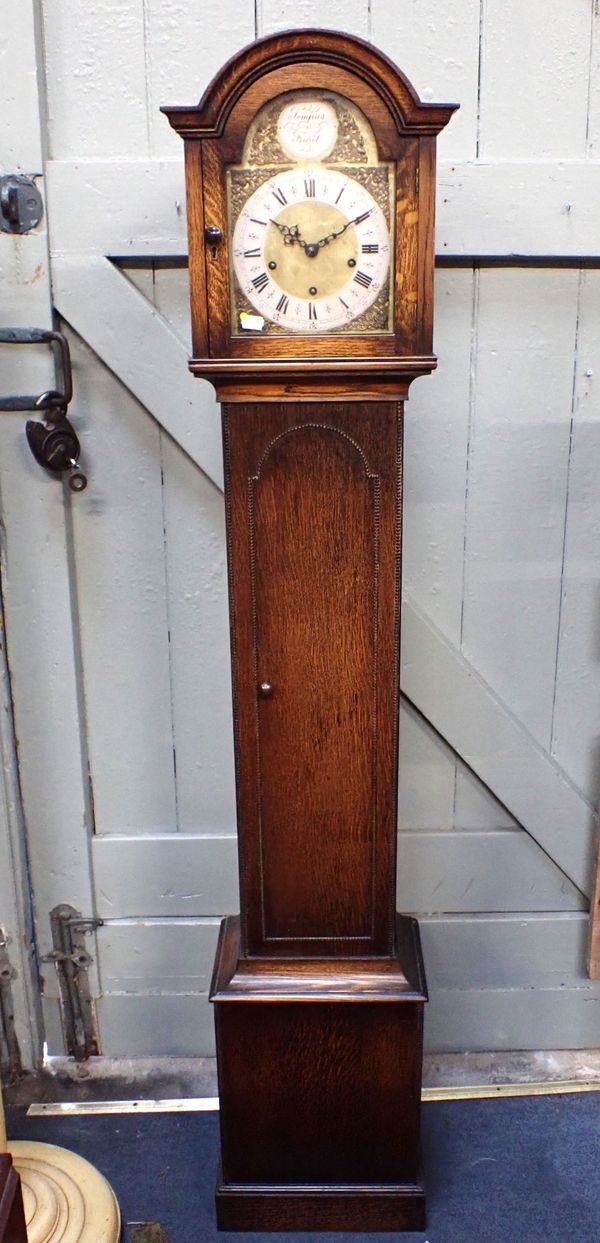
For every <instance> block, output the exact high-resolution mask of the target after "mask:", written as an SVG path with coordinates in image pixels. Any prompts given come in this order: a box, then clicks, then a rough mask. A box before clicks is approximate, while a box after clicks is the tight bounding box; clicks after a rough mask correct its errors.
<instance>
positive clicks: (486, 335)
mask: <svg viewBox="0 0 600 1243" xmlns="http://www.w3.org/2000/svg"><path fill="white" fill-rule="evenodd" d="M577 283H578V276H577V272H576V271H569V270H562V269H559V270H549V269H545V270H527V271H526V270H523V271H518V270H513V269H505V268H501V269H488V270H483V271H482V272H481V273H480V293H479V318H478V326H477V350H476V358H475V379H474V392H475V403H474V412H473V421H472V430H471V440H470V447H469V488H468V515H467V532H466V544H465V548H466V565H465V589H464V590H465V598H464V615H463V643H462V650H463V653H464V655H465V656H466V658H467V659H468V660H470V661H471V662H472V663H473V664H474V666H475V668H476V669H477V670H478V672H479V673H480V674H482V676H483V677H484V678H485V679H486V680H487V681H488V682H489V683H490V685H491V686H492V687H493V689H494V691H495V693H496V694H497V695H498V696H499V697H500V698H501V699H502V700H504V702H505V703H506V704H507V706H508V707H509V708H510V709H511V710H512V711H513V712H514V713H515V714H516V715H517V717H518V718H519V720H520V721H522V723H523V724H524V725H525V726H526V727H527V728H528V729H529V730H530V731H531V733H532V734H533V735H534V736H535V738H536V739H537V740H538V741H539V742H540V743H541V744H542V745H543V746H545V747H548V746H549V745H550V731H551V720H552V704H553V698H554V672H555V661H556V644H557V637H558V620H559V607H560V579H561V568H562V551H563V534H564V517H565V503H566V494H567V471H568V460H569V429H570V421H571V406H572V388H573V351H574V344H575V331H576V319H577Z"/></svg>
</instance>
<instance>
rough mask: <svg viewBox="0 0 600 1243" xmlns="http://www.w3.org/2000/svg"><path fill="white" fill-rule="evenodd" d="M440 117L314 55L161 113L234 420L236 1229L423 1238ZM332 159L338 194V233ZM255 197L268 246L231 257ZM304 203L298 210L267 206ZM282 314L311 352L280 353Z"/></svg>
mask: <svg viewBox="0 0 600 1243" xmlns="http://www.w3.org/2000/svg"><path fill="white" fill-rule="evenodd" d="M453 110H454V106H453V105H436V104H424V103H422V102H421V101H420V100H419V99H418V96H417V95H416V93H415V91H414V90H413V88H412V87H411V85H410V83H409V82H408V81H407V79H406V78H405V77H404V75H403V74H401V73H400V71H399V70H398V69H396V67H395V66H394V65H392V64H391V62H390V61H388V60H387V58H386V57H385V56H383V55H382V53H380V52H378V51H377V50H376V49H375V48H373V47H372V46H371V45H370V44H367V43H363V42H362V41H361V40H358V39H353V38H350V37H349V36H347V35H341V34H335V33H333V32H330V31H318V30H317V31H314V30H308V31H306V30H305V31H297V32H293V33H288V34H283V35H276V36H273V37H271V38H269V39H266V40H262V41H259V42H257V43H254V44H253V45H252V46H251V47H249V48H247V49H245V50H244V51H242V52H241V53H239V55H238V56H236V57H234V59H233V60H232V61H231V62H230V63H229V64H228V65H226V66H225V67H224V69H223V70H222V71H221V73H220V74H219V75H218V76H217V77H216V78H215V81H214V82H213V83H212V84H211V86H210V87H209V88H208V91H207V92H206V94H205V96H204V98H203V100H202V101H201V102H200V104H199V105H198V106H197V107H193V108H169V109H165V111H166V112H167V115H168V116H169V120H170V121H171V123H172V124H173V126H174V127H175V129H177V130H178V132H179V133H181V134H182V136H183V137H184V139H185V148H186V176H187V203H188V231H189V253H190V288H191V302H192V337H193V349H194V357H193V358H192V360H191V362H190V367H191V369H192V371H193V372H194V373H195V374H196V375H198V376H200V377H202V378H204V379H210V380H211V381H212V383H213V384H214V385H215V388H216V391H217V396H218V397H219V399H220V401H221V402H222V418H223V445H224V464H225V501H226V510H227V545H228V568H229V591H230V627H231V649H232V671H233V709H234V712H233V717H234V738H235V758H236V791H237V819H238V832H239V863H240V900H241V913H240V916H239V917H234V916H230V917H228V918H226V919H225V920H224V921H223V924H222V927H221V932H220V937H219V945H218V949H217V956H216V961H215V970H214V975H213V981H212V985H211V994H210V995H211V1000H212V1001H213V1003H214V1007H215V1025H216V1035H217V1060H218V1072H219V1097H220V1121H221V1156H222V1162H221V1169H220V1173H219V1177H218V1183H217V1217H218V1224H219V1227H220V1228H222V1229H226V1230H276V1231H282V1230H354V1231H371V1230H386V1231H391V1230H402V1229H406V1230H418V1229H421V1228H422V1227H423V1226H424V1221H425V1195H424V1189H423V1184H422V1181H421V1178H420V1174H419V1116H420V1094H421V1064H422V1033H423V1010H424V1004H425V1001H426V999H427V993H426V984H425V975H424V970H423V963H422V957H421V948H420V938H419V929H418V925H417V923H416V921H415V920H414V919H411V918H410V917H408V916H398V915H396V913H395V886H396V820H397V815H396V813H397V754H398V728H397V726H398V701H399V641H400V594H401V584H400V572H401V566H400V560H401V558H400V553H401V512H402V483H401V480H402V418H403V402H404V400H405V398H406V396H407V394H408V388H409V385H410V383H411V382H412V380H413V379H415V378H416V377H417V376H419V375H422V374H426V373H428V372H430V371H431V370H432V369H433V367H434V366H435V363H436V360H435V356H434V355H433V353H432V339H431V337H432V294H433V204H434V190H435V183H434V172H435V137H436V135H437V134H438V133H439V131H440V130H441V129H442V128H443V126H444V125H445V124H447V122H448V120H449V119H450V117H451V115H452V112H453ZM269 127H270V128H269ZM361 143H362V144H363V146H362V147H361ZM253 144H254V145H253ZM278 152H279V153H281V152H283V155H284V157H285V158H287V159H289V160H291V161H292V162H294V161H295V162H296V164H297V165H298V167H299V168H301V166H302V159H303V157H304V155H306V158H307V165H309V167H308V171H306V172H305V175H306V185H305V184H304V178H303V176H300V177H299V180H298V182H297V183H296V180H295V175H292V174H291V173H290V174H289V175H288V174H287V173H284V172H282V173H281V176H280V177H279V180H277V176H275V177H273V176H271V174H270V173H269V175H268V177H266V175H265V174H264V168H265V167H268V168H273V167H274V165H273V160H275V164H277V162H278V159H279V156H278V154H277V153H278ZM265 153H266V154H265ZM273 153H275V155H274V154H273ZM363 156H364V159H363ZM261 160H262V167H263V172H262V173H260V175H258V174H256V169H255V166H256V165H261ZM328 160H329V161H330V162H331V164H332V165H333V164H335V163H336V160H338V164H337V172H336V176H343V174H342V173H341V172H340V169H342V168H352V170H353V171H352V174H351V176H349V178H348V185H349V187H350V185H353V186H354V187H355V188H354V191H353V192H354V194H355V195H356V203H355V207H354V208H352V207H351V202H350V201H349V202H348V210H347V212H346V215H345V216H339V217H338V216H337V215H336V214H335V212H336V211H337V210H338V208H339V202H338V204H337V205H336V203H335V199H336V198H337V196H338V194H339V191H340V189H342V185H341V184H340V187H339V189H338V186H337V185H336V187H335V193H333V191H332V185H330V184H329V182H327V180H326V178H327V176H328V174H327V172H326V169H327V167H329V165H328V164H327V161H328ZM269 161H271V163H269ZM319 161H321V164H319ZM361 161H362V163H361ZM315 162H316V164H315ZM316 165H318V167H317V166H316ZM359 166H360V167H359ZM321 167H322V168H323V169H324V170H325V172H322V171H320V169H321ZM361 169H362V171H360V170H361ZM235 170H237V172H235ZM240 170H241V171H240ZM246 173H247V176H246ZM331 176H332V183H333V174H332V175H331ZM261 178H262V180H261ZM286 178H287V179H286ZM377 178H379V181H380V183H381V180H382V178H383V183H382V184H383V186H384V189H383V192H382V190H381V184H380V185H379V191H378V189H377ZM367 181H368V185H367ZM261 186H262V190H261ZM265 187H267V188H268V192H269V194H272V195H273V197H275V192H277V193H278V194H279V200H278V206H274V207H273V212H274V213H275V215H274V216H273V217H269V221H268V222H267V223H263V224H260V223H259V224H258V225H257V228H258V229H265V228H267V225H268V227H269V228H270V229H271V233H270V235H269V241H268V244H267V243H266V242H265V243H262V242H261V241H260V237H259V236H257V237H254V236H251V235H250V234H251V232H252V230H250V229H247V228H246V224H245V223H242V224H240V225H239V227H238V229H237V233H236V220H237V221H239V220H240V218H241V217H240V213H243V211H244V210H245V209H247V208H248V205H250V204H252V205H255V204H257V203H258V204H259V205H260V202H262V205H263V206H265V205H266V204H267V199H266V198H265V199H264V201H263V200H260V197H259V198H258V199H257V198H256V195H257V194H259V196H260V194H262V193H263V191H264V190H265ZM298 187H299V188H298ZM361 187H362V188H361ZM386 187H387V190H386ZM294 190H295V192H296V194H297V198H298V202H299V203H300V201H301V200H302V202H303V204H304V206H303V207H302V212H299V211H298V210H296V208H294V209H293V210H291V211H288V205H286V203H282V202H281V195H282V194H283V195H284V196H285V197H286V198H291V197H292V196H293V193H294ZM367 190H368V193H369V194H370V195H371V198H369V199H365V203H366V206H365V203H363V202H362V199H361V195H362V196H363V197H364V195H366V193H367ZM265 193H266V192H265ZM344 193H345V191H344ZM378 194H379V201H378V205H377V196H378ZM236 195H238V198H237V199H236ZM386 195H387V197H386ZM317 196H319V201H320V202H321V203H322V210H321V208H319V212H320V214H319V213H317V215H315V214H314V213H313V210H312V206H311V204H312V203H313V201H314V200H316V198H317ZM371 202H373V203H375V204H376V210H377V211H378V212H379V213H380V216H381V221H380V225H378V226H377V228H375V226H374V230H373V235H372V236H371V235H370V234H369V235H367V233H366V232H365V233H364V235H362V234H361V232H360V230H361V228H362V227H363V225H364V212H365V211H366V209H367V208H369V210H371V207H370V204H371ZM307 204H308V206H307ZM244 205H245V207H244ZM269 205H270V200H269ZM280 209H281V210H280ZM325 209H326V210H325ZM334 209H335V211H334ZM373 211H375V208H373ZM250 214H254V206H253V208H252V213H250V211H248V217H249V216H250ZM257 219H258V221H259V222H260V221H261V220H262V219H263V217H262V216H258V217H257ZM353 231H354V232H353ZM330 235H331V236H330ZM236 239H237V240H236ZM321 242H322V243H323V246H321V245H320V243H321ZM236 245H237V247H238V252H239V253H238V254H237V255H236V254H235V249H234V250H233V253H232V248H235V246H236ZM336 245H337V246H339V249H338V250H337V252H336V251H335V250H331V252H330V251H329V250H328V248H329V247H330V246H331V247H335V246H336ZM386 246H388V247H389V251H390V255H389V264H388V259H387V257H386V259H385V264H384V263H383V259H382V261H381V264H380V265H379V259H376V258H375V256H376V255H377V254H378V253H379V254H380V256H383V253H384V247H386ZM290 247H291V248H292V250H293V248H294V247H295V248H296V250H293V253H294V263H293V264H288V263H287V259H286V248H287V249H289V248H290ZM306 247H308V249H306ZM375 247H379V248H380V250H379V251H377V249H374V248H375ZM256 250H258V252H259V253H258V254H255V253H254V252H255V251H256ZM246 251H248V253H246ZM321 251H326V252H327V254H329V255H330V257H331V256H333V258H332V259H331V263H330V260H329V259H328V260H327V262H322V261H321V258H320V255H321ZM300 252H302V253H300ZM313 252H314V253H313ZM336 255H337V258H336ZM359 259H360V264H362V267H361V266H359ZM234 260H235V261H236V262H237V267H236V263H235V262H234ZM259 260H260V268H259V269H258V270H257V271H256V272H254V269H253V268H252V264H253V263H254V262H255V261H256V262H257V263H258V261H259ZM296 260H297V261H296ZM319 263H321V266H320V267H319ZM273 264H274V265H275V266H274V267H273V266H270V265H273ZM313 265H314V266H313ZM344 265H346V266H345V267H344ZM353 265H354V267H353ZM378 265H379V266H378ZM284 269H285V270H284ZM346 269H347V271H350V272H351V276H350V277H348V276H347V275H346ZM355 269H356V275H357V276H358V278H359V279H358V288H359V289H360V290H361V291H363V292H362V293H360V294H359V293H356V294H355V296H356V298H357V299H358V298H359V297H361V298H362V297H364V303H360V304H359V303H358V302H357V303H356V306H357V307H359V306H360V307H362V310H361V314H360V315H358V314H357V315H356V316H355V317H352V316H351V317H350V320H348V323H347V331H346V329H345V327H344V325H343V324H341V323H338V316H337V314H336V315H334V314H333V313H331V319H330V328H331V331H329V332H327V331H326V329H325V328H324V327H323V324H322V320H321V318H320V315H319V304H318V299H319V297H320V296H322V297H323V299H325V298H326V297H329V295H330V294H331V296H338V295H340V293H341V296H342V297H343V298H344V300H346V293H347V289H348V288H352V285H353V282H354V276H353V275H352V272H353V271H354V270H355ZM342 270H343V272H344V281H345V282H346V283H343V282H342V276H341V275H340V273H341V272H342ZM313 271H314V272H315V273H316V274H317V275H316V276H315V278H314V281H313V278H312V275H311V273H312V272H313ZM319 272H320V273H321V277H320V280H321V289H320V290H319V278H318V273H319ZM269 273H270V274H271V275H269ZM276 273H279V277H280V278H281V282H282V283H281V286H280V287H279V288H277V289H275V290H274V292H273V298H272V302H273V305H274V308H275V311H276V313H277V315H278V316H279V319H277V318H276V316H273V315H272V316H271V317H270V318H269V316H268V315H265V316H263V320H264V323H262V324H261V323H260V322H257V320H256V312H257V310H258V309H259V307H260V305H262V304H261V298H263V297H267V295H269V294H270V292H271V290H270V288H269V287H268V284H265V282H269V281H274V280H275V275H274V274H276ZM307 275H308V276H310V281H311V285H309V287H308V289H307V292H306V293H303V285H302V281H303V280H304V281H305V283H306V277H307ZM245 280H246V289H245V294H246V296H247V298H248V306H244V305H243V304H242V302H240V301H239V300H236V299H239V296H240V294H242V295H243V294H244V288H243V285H244V281H245ZM254 280H256V281H257V282H258V286H257V285H253V284H252V282H253V281H254ZM236 281H237V286H236V283H235V282H236ZM298 281H300V284H298V283H297V282H298ZM328 281H329V282H330V283H329V284H327V282H328ZM369 281H371V282H373V283H375V282H376V281H377V282H378V283H379V284H380V285H381V288H380V290H377V291H374V292H377V295H378V296H377V298H375V299H373V300H372V301H370V300H369V299H370V295H369V296H368V297H367V296H366V295H365V294H364V290H365V289H367V288H370V285H369V284H368V282H369ZM286 282H287V284H286ZM312 284H314V286H315V291H314V292H312ZM307 297H308V298H310V299H313V298H314V299H315V300H316V301H315V304H314V307H313V309H312V310H310V307H311V306H313V304H312V303H309V302H307V301H306V299H307ZM282 298H283V299H284V301H283V302H281V299H282ZM294 298H295V299H296V301H298V300H300V301H302V299H304V302H305V303H306V307H308V308H309V309H308V310H307V311H306V315H305V319H306V331H305V332H304V331H301V330H298V331H294V332H291V333H290V332H286V331H285V317H286V315H287V314H288V313H289V312H290V311H291V310H292V303H293V300H294ZM285 299H288V300H289V306H288V304H287V303H286V301H285ZM381 299H383V301H384V309H383V312H382V311H381V306H380V305H379V304H378V303H379V302H380V301H381ZM278 300H279V301H280V302H281V305H280V306H278ZM323 309H325V303H324V302H323ZM301 310H302V308H301ZM315 311H316V319H315ZM243 315H245V316H249V317H250V318H249V320H248V319H246V321H243V319H242V316H243ZM377 316H378V317H379V318H377ZM374 317H375V318H374ZM259 319H260V316H259ZM334 321H335V322H334ZM282 322H283V328H282ZM400 866H402V860H401V859H400Z"/></svg>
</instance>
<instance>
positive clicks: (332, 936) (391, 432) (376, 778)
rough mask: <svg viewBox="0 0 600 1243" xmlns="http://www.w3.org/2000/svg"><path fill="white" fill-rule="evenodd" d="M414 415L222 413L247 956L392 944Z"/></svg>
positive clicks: (259, 408)
mask: <svg viewBox="0 0 600 1243" xmlns="http://www.w3.org/2000/svg"><path fill="white" fill-rule="evenodd" d="M400 419H401V408H400V407H399V406H398V405H396V403H394V402H381V403H376V402H372V403H371V402H369V403H368V404H366V405H361V404H360V403H358V402H354V403H344V404H339V403H336V404H334V403H330V404H328V405H327V406H325V407H324V408H322V407H321V406H320V404H319V403H315V402H304V403H302V404H300V403H296V402H288V403H270V404H264V405H262V404H253V405H246V404H244V403H235V404H234V403H231V404H227V405H225V406H224V408H223V420H224V443H225V474H226V497H227V514H228V539H229V572H230V584H231V626H232V650H233V663H234V703H235V713H234V721H235V746H236V757H237V774H238V815H239V824H240V860H241V905H242V929H243V932H242V946H243V951H244V953H247V954H257V953H261V952H263V951H264V950H267V948H268V952H269V953H274V954H284V955H289V954H290V953H291V954H292V955H295V956H296V957H299V956H314V955H322V954H324V953H325V954H328V953H341V952H344V953H356V954H365V953H371V954H385V953H390V952H391V950H392V948H393V919H394V909H395V905H394V898H395V880H394V876H395V843H396V794H395V770H396V765H395V754H396V721H397V709H398V633H399V615H398V609H399V597H400V470H401V460H402V457H401V425H400ZM264 681H268V682H270V683H272V685H273V693H272V695H271V696H270V697H269V698H268V699H263V698H261V697H260V695H259V694H258V687H259V684H260V683H261V682H264ZM342 774H343V780H340V776H341V775H342Z"/></svg>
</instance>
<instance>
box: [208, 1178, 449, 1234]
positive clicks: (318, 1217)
mask: <svg viewBox="0 0 600 1243" xmlns="http://www.w3.org/2000/svg"><path fill="white" fill-rule="evenodd" d="M216 1206H217V1227H218V1229H219V1230H261V1231H262V1230H265V1231H267V1230H268V1231H273V1230H275V1231H278V1232H279V1231H287V1230H290V1231H292V1230H311V1231H312V1230H316V1231H320V1230H351V1231H354V1232H356V1231H360V1232H361V1233H371V1232H375V1231H380V1230H381V1231H392V1230H424V1229H425V1191H424V1188H423V1186H422V1185H421V1184H420V1183H414V1184H411V1185H410V1186H409V1185H407V1184H404V1185H400V1186H393V1185H392V1184H386V1183H383V1184H382V1185H381V1186H372V1187H356V1186H348V1187H327V1186H323V1187H294V1186H289V1187H260V1186H256V1187H251V1186H240V1187H233V1186H228V1185H227V1184H226V1183H224V1182H223V1181H222V1179H221V1176H219V1180H218V1182H217V1194H216Z"/></svg>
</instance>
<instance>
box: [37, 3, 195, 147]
mask: <svg viewBox="0 0 600 1243" xmlns="http://www.w3.org/2000/svg"><path fill="white" fill-rule="evenodd" d="M42 11H43V19H44V47H45V56H46V82H47V90H48V120H49V138H50V154H51V156H52V158H53V159H62V160H65V159H81V158H82V157H85V159H88V160H89V159H92V158H93V157H94V156H96V157H98V158H106V159H110V160H116V159H118V158H119V157H124V156H128V155H130V156H137V157H140V156H142V155H146V154H147V152H148V145H149V144H148V128H147V99H146V64H145V59H144V4H143V2H142V0H119V3H118V4H115V3H114V0H98V2H97V3H96V4H91V5H90V4H76V5H73V4H72V3H71V2H70V0H42ZM186 102H187V101H186Z"/></svg>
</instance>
